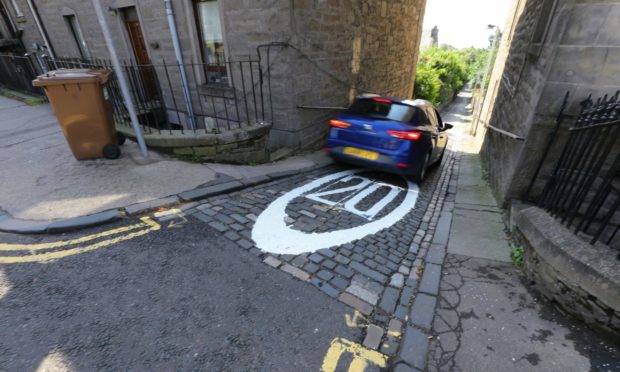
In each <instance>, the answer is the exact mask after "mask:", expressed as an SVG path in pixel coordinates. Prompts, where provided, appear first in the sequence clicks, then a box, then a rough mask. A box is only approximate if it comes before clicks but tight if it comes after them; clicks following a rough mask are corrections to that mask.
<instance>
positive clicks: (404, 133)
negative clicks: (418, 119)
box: [387, 130, 422, 141]
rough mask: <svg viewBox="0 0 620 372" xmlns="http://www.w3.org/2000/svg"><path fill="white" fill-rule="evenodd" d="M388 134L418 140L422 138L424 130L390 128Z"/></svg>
mask: <svg viewBox="0 0 620 372" xmlns="http://www.w3.org/2000/svg"><path fill="white" fill-rule="evenodd" d="M387 132H388V134H389V135H390V136H392V137H396V138H400V139H404V140H409V141H417V140H419V139H420V138H422V132H420V131H419V130H412V131H407V130H388V131H387Z"/></svg>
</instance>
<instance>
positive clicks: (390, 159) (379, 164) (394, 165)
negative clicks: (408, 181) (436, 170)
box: [325, 143, 420, 176]
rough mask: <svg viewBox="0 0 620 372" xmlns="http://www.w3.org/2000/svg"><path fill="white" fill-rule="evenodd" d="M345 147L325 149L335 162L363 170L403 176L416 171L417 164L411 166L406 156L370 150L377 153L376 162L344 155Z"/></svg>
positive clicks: (337, 146) (338, 146)
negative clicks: (363, 168)
mask: <svg viewBox="0 0 620 372" xmlns="http://www.w3.org/2000/svg"><path fill="white" fill-rule="evenodd" d="M345 147H346V146H343V145H336V146H329V143H328V147H327V148H326V149H325V150H326V151H327V153H328V154H329V156H331V157H332V158H334V159H335V160H338V161H342V162H346V163H349V164H354V165H358V166H361V167H365V168H371V169H376V170H379V171H384V172H389V173H396V174H400V175H403V176H409V175H413V174H415V173H416V172H417V171H418V168H419V166H420V165H419V164H412V162H411V159H410V158H409V157H407V156H400V155H388V154H385V153H381V152H380V151H377V150H374V149H373V150H370V151H375V152H378V153H379V157H378V158H377V159H376V160H369V159H364V158H360V157H357V156H353V155H348V154H345V153H344V148H345Z"/></svg>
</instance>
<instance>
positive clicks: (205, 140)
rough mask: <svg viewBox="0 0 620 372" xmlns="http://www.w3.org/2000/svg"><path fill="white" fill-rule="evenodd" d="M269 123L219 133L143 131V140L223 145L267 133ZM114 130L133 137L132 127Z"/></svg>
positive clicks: (164, 143)
mask: <svg viewBox="0 0 620 372" xmlns="http://www.w3.org/2000/svg"><path fill="white" fill-rule="evenodd" d="M270 129H271V124H268V123H259V124H256V125H251V126H247V127H242V128H239V129H231V130H227V131H224V132H221V133H208V132H207V131H206V130H204V129H197V130H196V132H194V131H193V130H191V129H185V130H183V131H181V130H172V131H170V130H162V131H161V133H144V141H145V142H146V144H147V145H148V146H152V147H167V148H174V147H200V146H215V145H225V144H230V143H236V142H242V141H247V140H250V139H252V138H257V137H261V136H266V135H268V134H269V130H270ZM116 130H118V131H119V132H122V133H123V134H125V135H126V136H129V137H132V138H135V134H134V132H133V129H132V128H130V127H125V126H117V127H116Z"/></svg>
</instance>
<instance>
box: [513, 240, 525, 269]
mask: <svg viewBox="0 0 620 372" xmlns="http://www.w3.org/2000/svg"><path fill="white" fill-rule="evenodd" d="M523 253H524V250H523V247H521V246H520V245H518V244H514V243H513V244H511V246H510V259H511V260H512V264H513V265H515V266H518V267H521V266H523Z"/></svg>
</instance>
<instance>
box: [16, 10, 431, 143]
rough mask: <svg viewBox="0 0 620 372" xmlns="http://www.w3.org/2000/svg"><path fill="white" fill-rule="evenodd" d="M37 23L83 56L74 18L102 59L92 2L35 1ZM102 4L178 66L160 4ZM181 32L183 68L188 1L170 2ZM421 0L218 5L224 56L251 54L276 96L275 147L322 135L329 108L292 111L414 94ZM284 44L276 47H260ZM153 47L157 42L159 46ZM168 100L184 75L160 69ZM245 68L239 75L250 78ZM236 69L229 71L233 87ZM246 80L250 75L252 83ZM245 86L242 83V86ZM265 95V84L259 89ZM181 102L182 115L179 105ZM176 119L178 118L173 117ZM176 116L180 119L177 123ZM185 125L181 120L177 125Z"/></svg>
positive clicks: (118, 38) (68, 52) (119, 35)
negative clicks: (134, 15)
mask: <svg viewBox="0 0 620 372" xmlns="http://www.w3.org/2000/svg"><path fill="white" fill-rule="evenodd" d="M17 1H18V3H19V4H20V6H21V8H22V11H23V12H24V14H25V17H24V18H25V22H23V23H21V25H22V26H23V27H24V42H25V43H26V45H31V44H32V43H33V42H39V43H40V44H43V42H42V38H41V37H40V34H39V32H38V31H37V29H36V28H35V27H34V19H33V18H32V14H31V13H30V11H29V9H28V7H27V3H26V0H17ZM36 3H37V6H38V10H39V13H40V16H41V19H42V21H43V23H44V25H45V27H46V29H47V32H48V34H49V36H50V39H51V42H52V45H53V47H54V50H55V53H56V55H57V56H78V55H79V52H78V49H77V46H76V45H75V41H74V39H73V37H72V36H71V35H70V32H69V28H68V27H67V24H66V21H65V19H64V18H63V15H65V14H69V13H74V14H75V16H76V17H77V19H78V22H79V24H80V26H81V29H82V32H83V34H84V37H85V39H86V42H87V44H88V48H89V51H90V54H91V56H92V57H96V58H107V57H108V53H107V49H106V47H105V43H104V40H103V37H102V35H101V32H100V29H99V25H98V23H97V20H96V16H95V13H94V10H93V9H92V5H91V3H90V1H84V0H62V1H59V0H37V2H36ZM102 3H103V7H104V9H107V8H108V7H112V8H119V7H125V6H135V7H136V9H137V11H138V14H139V16H140V20H141V25H142V28H143V33H144V37H145V41H146V44H147V46H148V52H149V55H150V58H151V61H152V62H153V63H161V61H162V60H163V59H165V60H166V61H170V62H172V61H174V54H173V48H172V41H171V38H170V32H169V28H168V23H167V20H166V14H165V8H164V3H163V1H162V0H144V1H142V0H141V1H134V0H103V1H102ZM173 3H174V8H175V13H176V20H177V28H178V33H179V39H180V43H181V48H182V50H183V53H184V58H185V61H186V62H195V61H197V59H198V56H199V54H200V52H199V44H198V30H196V26H195V22H194V18H193V9H192V5H191V4H192V3H191V1H190V0H174V2H173ZM425 4H426V0H390V1H388V0H225V1H220V7H221V14H222V16H223V18H222V21H223V29H224V30H223V31H224V38H225V44H226V49H227V57H228V58H230V59H233V60H239V59H247V58H253V59H256V58H257V47H259V46H261V45H262V46H261V48H260V50H261V57H262V64H261V65H262V67H263V69H264V70H266V69H267V61H266V58H267V53H268V51H269V57H270V60H269V70H270V76H271V89H272V92H271V93H272V97H273V109H274V115H273V124H274V125H273V129H272V133H271V138H270V143H271V146H272V147H280V146H286V147H291V148H296V149H303V148H315V147H317V146H318V145H319V144H320V143H322V141H323V139H324V135H325V133H326V131H327V126H326V125H325V120H326V119H327V117H328V116H329V115H331V114H333V111H330V110H304V109H300V108H298V106H303V105H311V106H347V105H348V104H349V103H350V102H351V99H352V98H353V97H354V96H356V95H358V94H361V93H364V92H366V91H369V92H373V93H379V94H386V95H392V96H396V97H401V98H410V97H411V95H412V91H413V83H414V76H415V64H416V61H417V50H418V47H419V43H420V39H421V33H422V29H421V27H422V18H423V13H424V8H425ZM106 16H107V17H108V22H109V24H110V28H111V32H112V34H113V38H114V41H115V43H116V45H117V46H118V48H117V49H118V52H119V55H120V58H121V59H125V60H132V59H133V53H132V52H131V45H130V42H129V39H128V38H127V35H126V31H125V27H124V25H123V22H122V16H121V15H120V14H117V15H113V14H111V13H107V14H106ZM269 43H281V44H280V45H279V46H277V45H276V46H270V47H267V46H265V45H266V44H269ZM155 45H157V46H155ZM157 71H158V76H159V80H160V82H162V80H163V82H162V86H163V87H162V90H163V94H164V98H165V100H166V101H167V102H168V103H169V104H168V106H169V107H170V106H172V105H171V101H172V100H171V96H172V94H175V96H177V97H182V91H181V85H180V83H179V81H180V76H179V74H178V71H177V70H176V69H172V70H171V71H170V72H169V73H170V80H171V81H172V86H171V89H168V87H167V82H166V81H165V80H164V79H163V77H162V73H163V70H161V68H158V69H157ZM247 73H248V71H245V74H247ZM188 74H189V80H190V82H191V83H193V81H194V77H195V80H196V81H197V82H198V84H199V85H201V84H204V81H205V80H204V74H203V72H202V71H201V69H200V68H193V69H189V71H188ZM240 77H241V76H240V73H239V72H238V71H236V72H234V73H233V78H234V79H235V80H236V81H237V82H239V81H240ZM248 80H249V79H248ZM246 81H247V80H246ZM264 90H265V91H267V86H266V85H265V86H264ZM198 92H199V90H198V89H195V88H194V87H193V88H192V96H193V104H194V106H195V108H196V109H198V108H199V107H200V103H201V101H199V99H200V97H202V99H203V101H202V102H203V104H204V102H205V101H204V100H206V99H208V98H205V97H204V96H203V95H201V94H199V93H198ZM177 101H180V102H177V104H178V105H179V106H180V107H181V108H183V109H184V107H183V106H184V104H183V101H182V98H181V99H177ZM169 117H170V118H175V117H176V115H170V114H169ZM175 120H176V119H175ZM182 121H184V120H182Z"/></svg>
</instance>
